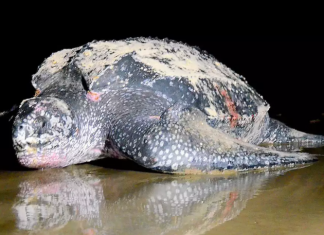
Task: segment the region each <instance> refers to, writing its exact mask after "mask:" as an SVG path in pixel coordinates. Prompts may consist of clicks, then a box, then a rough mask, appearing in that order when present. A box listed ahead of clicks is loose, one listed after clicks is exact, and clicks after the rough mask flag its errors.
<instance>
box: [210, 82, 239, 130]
mask: <svg viewBox="0 0 324 235" xmlns="http://www.w3.org/2000/svg"><path fill="white" fill-rule="evenodd" d="M214 87H215V88H216V89H217V90H218V91H220V93H221V95H222V96H223V97H224V98H225V104H226V106H227V109H228V111H229V113H230V115H231V117H230V123H231V127H232V128H234V127H236V125H237V123H238V120H239V119H240V118H241V116H240V115H239V114H238V112H237V111H236V107H235V104H234V102H233V101H232V99H231V97H230V96H229V94H228V93H227V91H226V90H223V89H220V87H219V86H218V85H217V84H214Z"/></svg>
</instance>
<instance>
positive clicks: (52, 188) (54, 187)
mask: <svg viewBox="0 0 324 235" xmlns="http://www.w3.org/2000/svg"><path fill="white" fill-rule="evenodd" d="M60 189H61V183H54V184H50V185H46V186H44V187H43V188H41V189H40V190H39V192H38V194H41V195H43V194H56V193H58V192H60Z"/></svg>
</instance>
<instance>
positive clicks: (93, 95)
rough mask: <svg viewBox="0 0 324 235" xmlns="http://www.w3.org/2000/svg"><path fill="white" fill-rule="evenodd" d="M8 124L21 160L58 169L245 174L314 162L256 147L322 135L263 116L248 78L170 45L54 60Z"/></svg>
mask: <svg viewBox="0 0 324 235" xmlns="http://www.w3.org/2000/svg"><path fill="white" fill-rule="evenodd" d="M32 84H33V85H34V87H35V88H36V89H37V91H36V95H35V97H34V98H31V99H28V100H25V101H23V103H22V104H21V106H20V110H19V112H18V115H17V117H16V119H15V122H14V128H13V140H14V146H15V149H16V151H17V156H18V159H19V162H20V163H21V164H22V165H24V166H27V167H31V168H46V167H63V166H67V165H70V164H76V163H81V162H87V161H91V160H95V159H98V158H101V157H104V156H107V155H108V156H110V157H118V158H128V159H131V160H133V161H135V162H136V163H138V164H140V165H142V166H144V167H146V168H149V169H152V170H156V171H162V172H174V173H176V172H177V173H200V172H211V171H214V170H228V169H234V170H246V169H253V168H259V167H261V168H263V167H270V166H273V165H280V166H281V165H289V164H291V163H304V162H308V161H312V160H314V158H313V157H312V156H310V155H307V154H305V153H286V152H280V151H275V150H272V149H269V148H264V147H260V146H257V145H258V144H261V143H270V144H276V143H296V142H298V143H299V145H300V146H307V145H310V146H319V145H321V144H323V143H324V139H323V137H320V136H315V135H308V134H305V133H302V132H299V131H296V130H293V129H290V128H288V127H287V126H285V125H284V124H282V123H280V122H278V121H276V120H273V119H271V118H269V116H268V109H269V105H268V104H267V102H266V101H265V100H264V99H263V98H262V96H260V95H259V94H258V93H257V92H256V91H255V90H254V89H253V88H252V87H250V86H249V85H248V84H247V83H246V80H245V78H243V77H242V76H240V75H238V74H236V73H235V72H233V71H232V70H231V69H229V68H228V67H226V66H225V65H223V64H221V63H220V62H218V61H217V60H216V59H215V58H213V57H212V56H211V55H208V54H206V53H205V52H200V51H199V50H198V49H196V48H193V47H190V46H187V45H185V44H182V43H177V42H174V41H170V40H157V39H146V38H132V39H126V40H120V41H95V42H91V43H88V44H86V45H84V46H82V47H78V48H74V49H66V50H62V51H59V52H57V53H54V54H52V55H51V56H50V57H49V58H47V59H46V60H45V61H44V63H43V64H42V65H41V66H40V67H39V70H38V72H37V73H36V74H35V75H34V76H33V79H32Z"/></svg>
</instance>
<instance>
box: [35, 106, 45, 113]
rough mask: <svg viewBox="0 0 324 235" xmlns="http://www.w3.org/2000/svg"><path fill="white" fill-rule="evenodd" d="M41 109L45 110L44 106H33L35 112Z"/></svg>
mask: <svg viewBox="0 0 324 235" xmlns="http://www.w3.org/2000/svg"><path fill="white" fill-rule="evenodd" d="M42 110H45V108H44V107H42V106H38V107H36V108H35V111H36V112H40V111H42Z"/></svg>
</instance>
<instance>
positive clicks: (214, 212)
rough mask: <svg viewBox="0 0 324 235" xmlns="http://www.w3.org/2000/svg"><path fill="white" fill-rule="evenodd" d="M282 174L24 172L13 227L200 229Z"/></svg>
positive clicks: (223, 218) (235, 210)
mask: <svg viewBox="0 0 324 235" xmlns="http://www.w3.org/2000/svg"><path fill="white" fill-rule="evenodd" d="M283 172H285V171H269V172H256V173H254V172H253V173H252V172H251V173H247V174H240V175H237V176H231V177H228V178H224V177H218V176H210V177H202V176H193V177H190V178H188V177H185V176H184V177H181V176H180V177H175V176H170V175H160V174H154V175H152V174H146V173H143V174H137V173H135V172H114V171H112V172H107V171H106V170H105V169H103V168H100V167H95V166H90V165H83V166H80V167H76V168H75V167H71V168H65V169H55V170H51V171H50V172H46V171H45V174H44V172H39V171H31V172H28V174H25V175H24V176H20V177H19V180H20V184H19V194H18V196H17V201H16V202H15V204H14V205H13V212H14V214H15V215H16V225H17V228H18V229H20V230H33V231H36V232H42V231H46V233H47V234H52V233H53V234H70V232H69V231H71V228H73V231H77V230H81V231H97V233H95V234H98V235H99V234H134V235H135V234H203V233H205V232H206V231H208V230H210V229H212V228H214V227H216V226H218V225H220V224H223V223H225V222H227V221H229V220H231V219H233V218H235V217H236V216H238V215H239V213H240V212H241V211H242V210H243V209H244V208H245V207H246V204H247V202H248V200H249V199H251V198H253V197H254V196H255V195H257V194H258V192H259V190H261V189H262V187H263V186H264V184H265V183H266V182H267V181H268V180H269V179H271V178H272V177H275V176H277V175H280V174H282V173H283ZM112 188H114V190H112ZM75 233H77V232H75ZM78 234H82V233H81V232H80V233H78Z"/></svg>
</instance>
